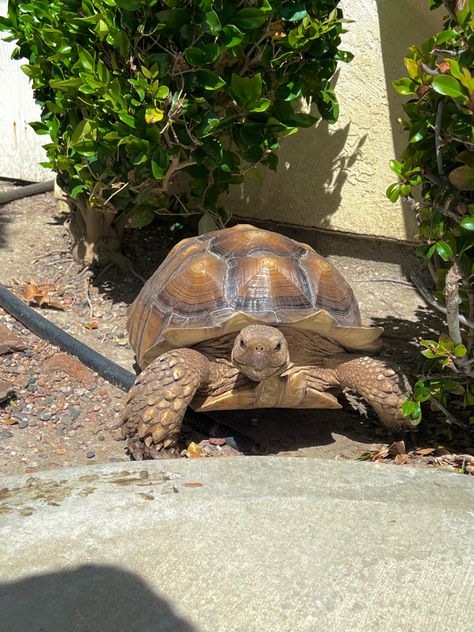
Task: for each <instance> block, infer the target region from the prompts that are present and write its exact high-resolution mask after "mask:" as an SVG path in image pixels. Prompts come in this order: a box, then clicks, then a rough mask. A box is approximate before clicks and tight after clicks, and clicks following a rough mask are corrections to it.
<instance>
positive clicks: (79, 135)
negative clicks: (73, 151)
mask: <svg viewBox="0 0 474 632" xmlns="http://www.w3.org/2000/svg"><path fill="white" fill-rule="evenodd" d="M95 138H96V124H95V122H94V121H90V120H88V119H83V120H82V121H81V122H80V123H78V124H77V125H76V127H75V128H74V131H73V132H72V134H71V143H72V144H73V145H75V144H77V143H82V142H84V141H86V140H93V139H95Z"/></svg>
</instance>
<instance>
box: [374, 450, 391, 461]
mask: <svg viewBox="0 0 474 632" xmlns="http://www.w3.org/2000/svg"><path fill="white" fill-rule="evenodd" d="M386 456H388V448H385V447H384V448H380V450H377V452H375V453H374V454H373V455H372V461H379V462H380V460H381V459H384V458H385V457H386Z"/></svg>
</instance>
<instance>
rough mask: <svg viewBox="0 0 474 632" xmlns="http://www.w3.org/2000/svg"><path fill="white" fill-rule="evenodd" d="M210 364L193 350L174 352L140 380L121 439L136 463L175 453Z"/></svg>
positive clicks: (124, 419)
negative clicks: (182, 428) (190, 408)
mask: <svg viewBox="0 0 474 632" xmlns="http://www.w3.org/2000/svg"><path fill="white" fill-rule="evenodd" d="M210 365H211V363H210V362H209V360H207V358H206V357H205V356H203V355H202V354H201V353H199V352H198V351H194V350H193V349H174V350H173V351H168V352H167V353H164V354H163V355H161V356H159V357H158V358H156V360H154V361H153V362H152V363H151V364H149V365H148V366H147V367H146V368H145V369H144V370H143V371H142V372H141V373H140V375H139V376H138V377H137V379H136V381H135V384H134V386H133V387H132V388H131V389H130V392H129V394H128V397H127V400H126V405H125V409H124V412H123V416H122V427H121V436H122V438H125V437H128V448H129V451H130V453H131V454H132V455H133V457H134V458H135V459H137V460H142V459H143V458H147V457H148V458H160V457H161V456H162V454H160V452H159V451H160V450H161V449H162V448H165V449H169V452H168V455H171V454H173V453H174V446H175V445H176V441H177V439H178V436H179V432H180V430H181V425H182V422H183V417H184V413H185V412H186V408H187V407H188V405H189V404H190V402H191V400H192V399H193V397H194V395H195V393H196V391H197V390H198V388H199V387H200V386H201V384H203V383H206V382H207V380H208V378H209V372H210Z"/></svg>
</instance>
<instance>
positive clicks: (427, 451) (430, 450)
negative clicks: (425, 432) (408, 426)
mask: <svg viewBox="0 0 474 632" xmlns="http://www.w3.org/2000/svg"><path fill="white" fill-rule="evenodd" d="M435 450H436V448H421V449H420V450H415V454H421V455H422V456H423V455H425V454H432V453H433V452H434V451H435Z"/></svg>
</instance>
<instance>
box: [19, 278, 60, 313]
mask: <svg viewBox="0 0 474 632" xmlns="http://www.w3.org/2000/svg"><path fill="white" fill-rule="evenodd" d="M54 291H57V289H56V288H54V287H52V286H51V285H45V284H43V285H37V284H36V283H35V282H34V281H30V282H29V283H27V284H26V285H25V287H24V288H23V296H24V298H25V300H26V301H28V302H29V303H36V304H37V305H38V306H39V307H53V308H55V309H61V310H63V309H64V306H63V305H61V303H58V302H57V301H55V300H54V299H51V298H50V296H49V295H50V293H51V292H54Z"/></svg>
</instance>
